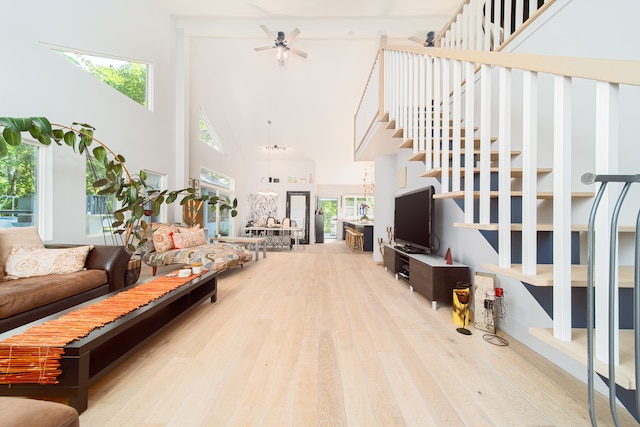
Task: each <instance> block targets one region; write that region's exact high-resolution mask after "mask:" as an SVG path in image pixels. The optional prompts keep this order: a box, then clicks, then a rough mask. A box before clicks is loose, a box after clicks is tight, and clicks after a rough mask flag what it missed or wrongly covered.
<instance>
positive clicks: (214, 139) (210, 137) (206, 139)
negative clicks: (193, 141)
mask: <svg viewBox="0 0 640 427" xmlns="http://www.w3.org/2000/svg"><path fill="white" fill-rule="evenodd" d="M200 142H202V143H204V144H207V145H208V146H209V147H211V148H213V149H214V150H216V151H219V152H221V153H224V150H223V149H222V143H221V142H220V138H218V135H216V133H215V131H214V130H213V127H212V126H211V123H210V122H209V119H208V118H207V116H206V115H205V114H204V111H202V110H200Z"/></svg>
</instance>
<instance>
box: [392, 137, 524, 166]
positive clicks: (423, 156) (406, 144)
mask: <svg viewBox="0 0 640 427" xmlns="http://www.w3.org/2000/svg"><path fill="white" fill-rule="evenodd" d="M399 148H413V139H412V138H409V139H407V140H405V141H404V142H403V143H402V144H400V146H399ZM431 153H433V151H432V152H431ZM448 153H449V158H451V157H453V151H451V150H449V151H448ZM521 153H522V151H520V150H511V151H510V154H511V156H512V157H515V156H519V155H520V154H521ZM462 154H464V152H463V153H462ZM473 155H474V156H479V155H480V150H473ZM420 156H421V157H420ZM413 157H415V159H413ZM499 157H500V152H499V151H498V150H492V151H491V160H498V158H499ZM426 159H427V152H426V151H425V150H421V151H418V152H417V153H415V154H414V155H413V156H412V159H410V160H413V161H422V162H424V161H425V160H426Z"/></svg>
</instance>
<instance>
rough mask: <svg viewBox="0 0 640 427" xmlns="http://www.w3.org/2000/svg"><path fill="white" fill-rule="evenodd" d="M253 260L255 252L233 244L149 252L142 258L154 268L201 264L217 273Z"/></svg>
mask: <svg viewBox="0 0 640 427" xmlns="http://www.w3.org/2000/svg"><path fill="white" fill-rule="evenodd" d="M252 259H253V252H251V251H249V250H247V249H246V248H245V247H244V246H242V245H236V244H232V243H208V244H206V245H200V246H193V247H190V248H185V249H172V250H170V251H165V252H147V253H145V254H144V255H143V256H142V261H144V262H145V264H147V265H150V266H152V267H162V266H165V265H171V264H190V263H192V262H201V263H202V266H203V267H204V268H205V269H207V270H215V271H223V270H226V269H228V268H231V267H235V266H236V265H241V264H244V263H246V262H249V261H251V260H252Z"/></svg>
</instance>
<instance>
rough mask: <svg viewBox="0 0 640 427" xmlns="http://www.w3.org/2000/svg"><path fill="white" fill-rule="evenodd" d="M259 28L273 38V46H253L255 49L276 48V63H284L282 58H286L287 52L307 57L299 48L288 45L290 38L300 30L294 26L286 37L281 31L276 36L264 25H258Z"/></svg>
mask: <svg viewBox="0 0 640 427" xmlns="http://www.w3.org/2000/svg"><path fill="white" fill-rule="evenodd" d="M260 28H262V30H263V31H264V32H265V33H267V35H268V36H269V37H270V38H272V39H273V46H262V47H256V48H254V49H255V50H256V51H261V50H268V49H276V58H277V59H278V64H280V65H284V60H285V59H287V56H288V54H289V52H291V53H294V54H296V55H298V56H301V57H303V58H306V57H307V54H306V53H305V52H303V51H301V50H298V49H295V48H293V47H290V46H289V43H290V42H291V40H293V39H294V38H296V37H297V36H298V34H300V30H299V29H297V28H294V29H293V30H292V31H291V32H290V33H289V35H288V36H287V37H285V35H284V33H283V32H282V31H278V35H277V36H276V35H275V34H274V33H273V31H271V30H269V29H268V28H267V26H266V25H260Z"/></svg>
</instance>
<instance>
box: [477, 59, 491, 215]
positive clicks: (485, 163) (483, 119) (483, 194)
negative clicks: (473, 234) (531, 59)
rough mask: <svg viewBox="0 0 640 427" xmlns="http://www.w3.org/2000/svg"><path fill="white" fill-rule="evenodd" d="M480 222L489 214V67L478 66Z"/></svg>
mask: <svg viewBox="0 0 640 427" xmlns="http://www.w3.org/2000/svg"><path fill="white" fill-rule="evenodd" d="M480 105H481V106H480V208H479V209H480V223H481V224H488V223H489V222H490V215H491V205H490V203H491V67H489V66H488V65H485V64H483V65H481V66H480Z"/></svg>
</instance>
